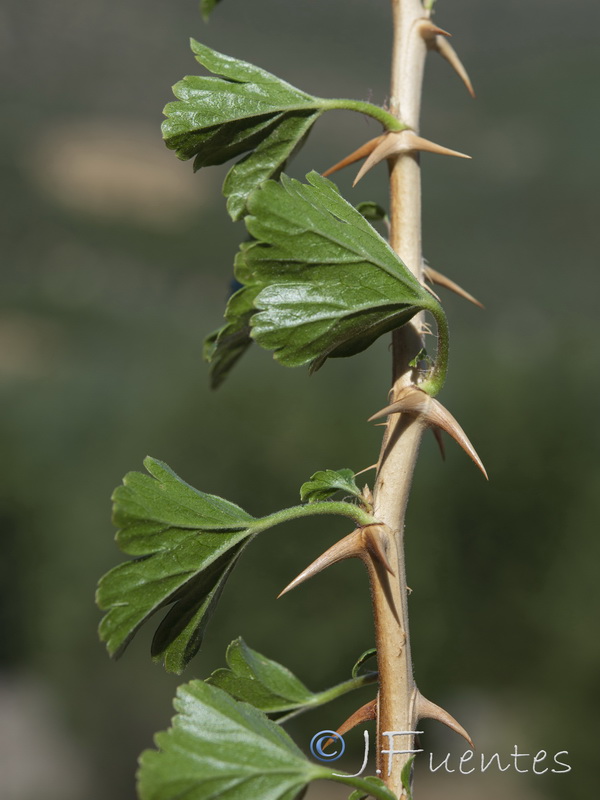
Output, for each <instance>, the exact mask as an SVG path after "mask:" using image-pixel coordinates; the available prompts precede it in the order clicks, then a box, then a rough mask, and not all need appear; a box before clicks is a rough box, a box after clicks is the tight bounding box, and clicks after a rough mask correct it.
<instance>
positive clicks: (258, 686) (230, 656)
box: [208, 638, 317, 713]
mask: <svg viewBox="0 0 600 800" xmlns="http://www.w3.org/2000/svg"><path fill="white" fill-rule="evenodd" d="M226 659H227V665H228V667H229V669H218V670H216V671H215V672H213V673H212V675H211V676H210V678H208V683H210V684H212V685H213V686H218V687H219V688H220V689H224V690H225V691H226V692H228V694H230V695H232V696H233V697H235V698H236V700H244V701H246V702H248V703H251V704H252V705H253V706H255V707H256V708H260V709H261V710H262V711H265V712H267V713H271V712H277V711H290V710H291V709H295V708H299V707H300V706H305V705H309V704H311V703H312V702H314V698H315V697H317V695H315V694H314V693H313V692H311V691H310V690H309V689H307V688H306V686H305V685H304V684H303V683H302V682H301V681H300V680H298V678H296V676H295V675H294V674H293V673H292V672H290V671H289V670H288V669H286V667H284V666H282V665H281V664H278V663H277V662H276V661H271V660H270V659H269V658H266V657H265V656H263V655H261V654H260V653H257V652H256V650H252V649H251V648H250V647H248V645H247V644H246V643H245V642H244V640H243V639H241V638H240V639H236V640H235V641H233V642H232V643H231V644H230V645H229V647H228V648H227V655H226Z"/></svg>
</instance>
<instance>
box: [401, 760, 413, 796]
mask: <svg viewBox="0 0 600 800" xmlns="http://www.w3.org/2000/svg"><path fill="white" fill-rule="evenodd" d="M414 760H415V756H412V757H411V758H409V759H408V761H407V762H406V764H405V765H404V766H403V767H402V772H401V773H400V780H401V782H402V786H403V787H404V791H405V793H406V800H412V782H411V776H412V767H413V762H414Z"/></svg>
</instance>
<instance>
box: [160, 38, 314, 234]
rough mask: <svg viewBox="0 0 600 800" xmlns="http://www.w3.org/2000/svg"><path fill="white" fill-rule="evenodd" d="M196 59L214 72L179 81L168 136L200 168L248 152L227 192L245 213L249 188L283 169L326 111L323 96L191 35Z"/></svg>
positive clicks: (234, 212)
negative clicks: (292, 84) (319, 96)
mask: <svg viewBox="0 0 600 800" xmlns="http://www.w3.org/2000/svg"><path fill="white" fill-rule="evenodd" d="M192 50H193V52H194V54H195V55H196V60H197V61H199V62H200V64H202V66H203V67H205V68H206V69H207V70H208V71H209V72H211V73H213V76H216V77H210V76H206V77H204V76H188V77H186V78H184V79H183V80H182V81H180V82H179V83H177V84H176V85H175V86H174V87H173V92H174V93H175V96H176V97H177V98H178V100H179V101H178V102H173V103H169V105H167V107H166V108H165V115H166V116H167V119H166V120H165V122H164V123H163V136H164V139H165V143H166V145H167V147H169V148H170V149H171V150H175V152H176V154H177V156H178V157H179V158H181V159H184V160H185V159H189V158H194V169H195V170H197V169H200V168H201V167H206V166H211V165H214V164H223V163H225V162H226V161H229V160H230V159H232V158H236V157H237V156H240V155H242V154H243V153H248V155H246V156H245V157H244V158H243V159H242V160H241V161H239V162H238V163H237V164H235V166H234V167H233V168H232V169H231V170H230V172H229V174H228V175H227V178H226V180H225V184H224V186H223V191H224V194H225V196H226V197H227V198H228V204H227V207H228V211H229V213H230V214H231V216H232V217H233V219H239V218H240V217H241V216H242V215H243V214H244V210H245V204H246V198H247V196H248V194H249V193H250V192H251V191H252V190H253V189H254V188H255V187H256V186H257V185H258V184H259V183H261V182H262V181H264V180H266V179H267V178H270V177H273V176H277V175H278V173H279V171H280V170H281V169H283V166H284V164H285V162H286V161H287V159H288V158H289V157H290V156H291V155H292V153H293V152H294V151H295V150H296V149H297V148H298V147H300V145H301V144H302V142H303V140H304V139H305V137H306V136H307V134H308V132H309V130H310V128H311V127H312V126H313V124H314V123H315V122H316V121H317V119H318V118H319V116H320V115H321V114H322V113H323V111H324V110H325V104H324V101H322V100H319V99H318V98H315V97H312V96H311V95H309V94H306V93H305V92H302V91H300V90H299V89H296V88H294V87H293V86H291V85H290V84H288V83H286V82H285V81H282V80H280V79H279V78H277V77H275V76H274V75H271V73H269V72H266V71H265V70H262V69H260V68H258V67H255V66H253V65H251V64H248V63H247V62H245V61H238V60H236V59H233V58H230V57H228V56H225V55H222V54H221V53H217V52H215V51H214V50H211V49H210V48H209V47H205V46H204V45H201V44H199V43H198V42H195V41H193V40H192Z"/></svg>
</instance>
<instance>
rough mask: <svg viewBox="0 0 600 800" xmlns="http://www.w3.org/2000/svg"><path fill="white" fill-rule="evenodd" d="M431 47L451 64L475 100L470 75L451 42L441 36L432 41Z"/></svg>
mask: <svg viewBox="0 0 600 800" xmlns="http://www.w3.org/2000/svg"><path fill="white" fill-rule="evenodd" d="M429 46H430V47H431V49H432V50H437V52H438V53H439V54H440V55H441V56H442V58H445V59H446V61H447V62H448V63H449V64H450V66H451V67H452V69H453V70H454V71H455V72H456V74H457V75H458V77H459V78H460V79H461V81H462V82H463V83H464V85H465V86H466V87H467V91H468V93H469V94H470V95H471V97H473V98H475V91H474V89H473V84H472V83H471V79H470V78H469V74H468V72H467V70H466V69H465V68H464V66H463V63H462V61H461V60H460V58H459V57H458V55H457V53H456V50H455V49H454V48H453V47H452V45H451V44H450V42H449V41H448V40H447V39H443V38H442V37H441V36H436V37H435V38H434V39H433V40H430V44H429Z"/></svg>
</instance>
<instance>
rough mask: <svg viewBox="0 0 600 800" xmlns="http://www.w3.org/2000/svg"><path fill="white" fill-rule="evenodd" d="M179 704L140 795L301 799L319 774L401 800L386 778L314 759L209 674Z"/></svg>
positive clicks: (144, 771) (145, 758)
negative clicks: (336, 770) (352, 772)
mask: <svg viewBox="0 0 600 800" xmlns="http://www.w3.org/2000/svg"><path fill="white" fill-rule="evenodd" d="M175 709H176V711H177V712H178V713H177V715H176V716H175V718H174V719H173V724H172V727H171V728H170V729H169V730H168V731H165V732H163V733H159V734H157V736H156V738H155V742H156V746H157V747H158V750H146V751H145V752H144V753H143V754H142V756H141V758H140V769H139V772H138V793H139V797H140V800H181V798H183V797H185V799H186V800H214V798H217V797H219V798H223V800H256V798H269V800H295V798H298V797H300V796H301V794H302V793H303V792H304V790H305V788H306V787H307V786H308V784H309V783H311V782H312V781H313V780H319V779H329V780H335V781H338V782H340V783H345V784H346V785H349V786H353V787H356V788H358V789H360V790H362V791H363V792H364V793H365V794H372V795H373V796H374V797H376V798H379V800H395V797H394V795H393V794H392V792H390V790H389V789H387V788H386V787H385V786H384V784H383V782H381V781H376V780H374V779H365V778H355V777H352V776H347V775H343V774H342V775H339V776H338V775H335V774H334V773H333V771H332V770H329V769H327V768H326V767H324V766H321V765H317V764H314V763H312V762H311V761H309V760H308V759H307V758H306V757H305V756H304V755H303V753H302V752H301V750H300V749H299V748H298V747H297V746H296V745H295V744H294V742H293V741H292V739H291V738H290V737H289V736H288V734H287V733H286V732H285V731H284V730H283V728H281V726H279V725H277V724H276V723H274V722H272V721H271V720H269V719H268V717H266V716H265V715H264V714H263V713H262V712H261V711H259V710H258V709H256V708H254V707H253V706H251V705H248V704H247V703H239V702H236V701H235V700H233V699H232V698H231V697H229V695H228V694H226V693H225V692H223V691H222V690H221V689H218V688H217V687H215V686H210V685H209V684H207V683H204V682H203V681H192V682H191V683H188V684H186V685H184V686H181V687H180V688H179V689H178V691H177V698H176V700H175Z"/></svg>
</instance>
